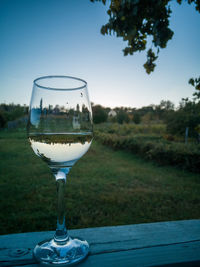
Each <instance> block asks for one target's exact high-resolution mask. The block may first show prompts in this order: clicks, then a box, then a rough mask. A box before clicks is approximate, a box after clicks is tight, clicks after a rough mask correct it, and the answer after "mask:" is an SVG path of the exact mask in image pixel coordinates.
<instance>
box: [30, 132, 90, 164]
mask: <svg viewBox="0 0 200 267" xmlns="http://www.w3.org/2000/svg"><path fill="white" fill-rule="evenodd" d="M29 141H30V143H31V147H32V149H33V151H34V152H35V154H36V155H38V156H39V157H41V158H42V159H43V160H44V161H45V162H46V163H47V164H48V165H49V166H51V167H70V166H72V165H73V164H74V163H75V162H76V161H77V160H78V159H79V158H81V157H82V156H83V155H84V154H85V153H86V152H87V151H88V149H89V147H90V145H91V142H92V133H91V132H89V133H62V134H60V133H45V134H44V133H41V134H29Z"/></svg>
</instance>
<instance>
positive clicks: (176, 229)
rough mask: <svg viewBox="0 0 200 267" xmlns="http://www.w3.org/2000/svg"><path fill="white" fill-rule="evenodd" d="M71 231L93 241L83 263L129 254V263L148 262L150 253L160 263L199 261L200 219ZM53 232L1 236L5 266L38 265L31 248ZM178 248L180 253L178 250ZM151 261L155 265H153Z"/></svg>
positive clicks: (0, 252) (0, 255) (0, 259)
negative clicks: (18, 251)
mask: <svg viewBox="0 0 200 267" xmlns="http://www.w3.org/2000/svg"><path fill="white" fill-rule="evenodd" d="M69 233H70V235H71V236H79V237H81V238H85V239H86V240H88V242H89V243H90V248H91V254H90V256H89V257H88V259H87V261H86V262H85V263H82V264H85V265H83V266H100V265H97V263H96V262H101V265H102V263H103V262H104V261H105V262H106V261H107V262H110V261H111V259H110V260H109V258H112V259H113V264H116V263H117V261H119V262H122V263H123V261H124V260H125V259H126V258H127V261H128V262H129V261H130V264H131V262H139V261H141V264H143V263H144V264H146V263H145V260H144V258H145V259H146V258H149V256H148V253H149V254H152V255H154V257H155V258H156V259H157V260H158V263H159V264H160V265H162V264H165V261H166V262H167V264H169V263H173V262H184V261H186V262H189V261H191V262H193V263H194V261H200V251H199V248H200V243H199V242H200V220H187V221H175V222H161V223H150V224H137V225H126V226H112V227H99V228H87V229H79V230H71V231H69ZM53 234H54V232H39V233H24V234H12V235H5V236H0V263H1V264H2V265H4V266H8V265H10V266H17V265H26V266H27V267H28V266H31V265H33V266H36V265H35V264H34V261H33V260H32V248H33V247H34V246H35V244H37V243H38V242H39V241H41V240H43V239H47V238H50V237H52V236H53ZM16 249H21V251H22V253H21V254H22V255H21V257H16V256H15V250H16ZM176 250H177V251H179V252H180V253H179V254H177V252H176ZM173 251H175V252H173ZM181 251H182V252H183V253H182V254H181ZM192 251H193V254H192ZM159 253H160V254H159ZM169 253H170V255H171V258H172V260H171V261H170V258H169V259H167V256H168V255H169ZM173 253H174V254H173ZM23 254H24V255H23ZM142 255H143V256H142ZM159 255H163V256H162V257H161V256H159ZM181 255H182V256H181ZM140 258H141V259H140ZM120 259H121V260H120ZM149 260H150V258H149ZM152 260H153V258H151V260H150V261H149V263H148V264H149V265H144V266H156V265H155V262H154V263H153V261H152ZM175 260H176V261H175ZM90 262H91V263H90ZM142 262H143V263H142ZM151 263H153V264H154V265H150V264H151ZM5 264H7V265H5ZM91 264H92V265H91ZM110 264H111V263H110ZM127 264H128V263H127ZM139 264H140V263H139ZM80 266H81V265H80ZM103 266H112V265H105V264H103ZM113 266H120V265H113ZM121 266H122V265H121ZM124 266H125V265H124ZM126 266H129V265H126ZM130 266H131V265H130ZM138 266H143V265H138Z"/></svg>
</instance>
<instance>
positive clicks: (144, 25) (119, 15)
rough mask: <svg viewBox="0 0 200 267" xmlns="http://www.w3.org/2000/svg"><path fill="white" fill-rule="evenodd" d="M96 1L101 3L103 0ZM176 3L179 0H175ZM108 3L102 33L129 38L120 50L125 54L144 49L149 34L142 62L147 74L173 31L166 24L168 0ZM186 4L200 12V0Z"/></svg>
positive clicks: (116, 1)
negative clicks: (145, 53) (192, 4)
mask: <svg viewBox="0 0 200 267" xmlns="http://www.w3.org/2000/svg"><path fill="white" fill-rule="evenodd" d="M90 1H91V2H95V1H99V2H102V3H103V4H104V5H105V4H106V0H90ZM176 1H177V2H178V3H179V4H181V3H182V0H176ZM107 2H109V3H110V5H109V9H108V11H107V13H108V15H109V21H108V23H106V24H105V25H103V26H102V28H101V33H102V34H103V35H106V34H110V35H111V34H112V33H115V34H116V36H117V37H122V38H123V40H124V41H126V42H128V46H126V47H125V48H124V50H123V52H124V55H125V56H127V55H133V54H134V53H135V52H141V51H143V50H146V49H147V38H148V37H152V45H151V46H152V48H154V50H153V49H152V48H150V49H148V50H147V61H146V62H145V64H144V65H143V66H144V68H145V70H146V72H147V73H148V74H150V73H151V72H152V71H154V68H155V66H156V64H155V61H156V59H157V58H158V53H159V51H160V48H165V47H166V46H167V43H168V41H169V40H170V39H172V36H173V34H174V33H173V31H172V30H171V29H170V28H169V18H170V14H171V12H172V11H171V8H170V5H169V3H170V2H171V0H151V1H146V0H109V1H108V0H107ZM187 2H188V4H191V3H194V4H195V8H196V10H197V11H198V12H200V1H199V0H187Z"/></svg>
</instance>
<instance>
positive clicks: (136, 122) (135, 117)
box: [133, 113, 141, 124]
mask: <svg viewBox="0 0 200 267" xmlns="http://www.w3.org/2000/svg"><path fill="white" fill-rule="evenodd" d="M133 122H134V123H135V124H139V123H140V122H141V116H140V115H139V114H138V113H135V114H133Z"/></svg>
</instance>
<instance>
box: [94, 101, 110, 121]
mask: <svg viewBox="0 0 200 267" xmlns="http://www.w3.org/2000/svg"><path fill="white" fill-rule="evenodd" d="M92 112H93V121H94V123H101V122H106V121H107V118H108V114H107V112H106V111H105V109H104V108H103V107H102V106H101V105H96V106H94V105H93V106H92Z"/></svg>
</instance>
